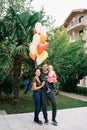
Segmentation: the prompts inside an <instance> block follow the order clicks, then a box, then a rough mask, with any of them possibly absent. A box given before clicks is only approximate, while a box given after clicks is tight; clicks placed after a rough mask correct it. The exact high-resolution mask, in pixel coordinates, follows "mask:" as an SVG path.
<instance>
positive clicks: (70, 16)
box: [64, 9, 87, 26]
mask: <svg viewBox="0 0 87 130" xmlns="http://www.w3.org/2000/svg"><path fill="white" fill-rule="evenodd" d="M78 13H87V9H74V10H72V11H71V13H70V14H69V15H68V17H67V18H66V20H65V21H64V26H67V24H68V23H69V22H70V21H71V19H72V18H73V17H74V16H75V15H76V14H78Z"/></svg>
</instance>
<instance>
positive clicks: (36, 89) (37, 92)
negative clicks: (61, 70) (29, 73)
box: [32, 69, 45, 125]
mask: <svg viewBox="0 0 87 130" xmlns="http://www.w3.org/2000/svg"><path fill="white" fill-rule="evenodd" d="M39 76H40V70H39V69H36V70H35V71H34V78H33V83H32V89H33V91H34V92H33V99H34V102H35V112H34V122H36V123H38V124H40V125H41V124H42V121H40V120H39V113H40V110H41V92H40V89H41V88H42V87H43V86H44V84H45V81H43V82H42V83H41V81H40V79H39Z"/></svg>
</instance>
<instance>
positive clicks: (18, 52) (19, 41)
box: [0, 0, 46, 106]
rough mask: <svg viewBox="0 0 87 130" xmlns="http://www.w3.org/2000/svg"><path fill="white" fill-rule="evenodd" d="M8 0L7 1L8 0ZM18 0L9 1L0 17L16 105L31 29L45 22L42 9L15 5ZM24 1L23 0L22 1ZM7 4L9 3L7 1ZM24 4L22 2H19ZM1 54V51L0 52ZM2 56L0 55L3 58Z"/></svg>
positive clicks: (1, 33)
mask: <svg viewBox="0 0 87 130" xmlns="http://www.w3.org/2000/svg"><path fill="white" fill-rule="evenodd" d="M8 2H9V1H8ZM15 2H18V3H17V5H19V3H21V1H19V0H17V1H16V0H13V1H10V4H11V5H10V7H8V9H7V12H5V15H4V14H3V15H1V19H0V42H1V44H2V46H5V47H7V48H8V53H7V57H8V58H11V61H12V66H13V68H12V69H13V94H14V99H13V101H14V104H15V106H17V104H18V99H19V89H20V84H19V83H20V76H21V65H22V61H23V59H24V57H25V55H27V56H28V48H29V43H30V41H31V40H32V36H33V29H34V25H35V23H36V22H41V21H42V23H43V22H46V20H45V19H44V11H43V10H41V11H39V12H36V11H34V10H32V9H28V10H27V9H24V8H22V7H23V6H17V7H16V6H15V5H16V3H15ZM22 2H24V1H22ZM7 4H8V6H9V3H7ZM21 4H22V5H24V4H23V3H21ZM1 55H2V53H1ZM3 58H4V57H2V59H3Z"/></svg>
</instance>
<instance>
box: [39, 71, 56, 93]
mask: <svg viewBox="0 0 87 130" xmlns="http://www.w3.org/2000/svg"><path fill="white" fill-rule="evenodd" d="M47 76H48V72H47V73H44V72H41V74H40V81H41V82H43V81H46V84H48V85H49V87H50V89H51V90H52V89H54V85H53V83H48V82H47V80H46V79H47ZM46 84H45V85H44V86H43V87H42V88H41V90H44V91H47V86H46Z"/></svg>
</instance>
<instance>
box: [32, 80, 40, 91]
mask: <svg viewBox="0 0 87 130" xmlns="http://www.w3.org/2000/svg"><path fill="white" fill-rule="evenodd" d="M33 82H35V83H36V87H39V86H40V85H41V82H39V81H38V80H37V79H36V78H33ZM34 91H40V89H38V90H34Z"/></svg>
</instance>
